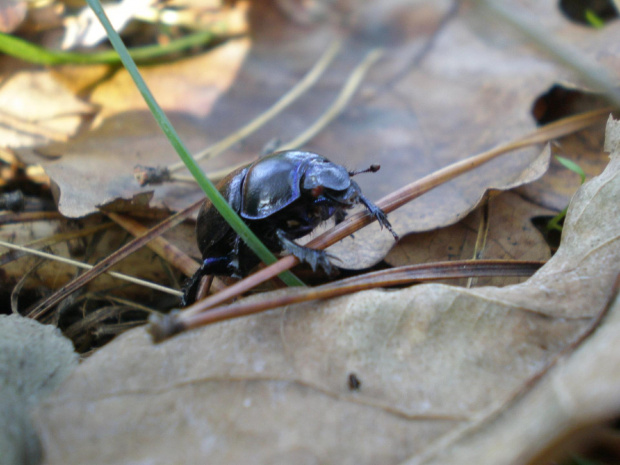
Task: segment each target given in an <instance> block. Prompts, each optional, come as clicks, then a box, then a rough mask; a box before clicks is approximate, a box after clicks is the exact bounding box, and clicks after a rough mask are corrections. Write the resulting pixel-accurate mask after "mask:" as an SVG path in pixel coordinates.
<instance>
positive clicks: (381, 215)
mask: <svg viewBox="0 0 620 465" xmlns="http://www.w3.org/2000/svg"><path fill="white" fill-rule="evenodd" d="M358 198H359V199H360V202H362V203H363V204H364V206H365V207H366V208H367V209H368V211H369V212H370V214H371V215H372V216H374V217H375V218H376V219H377V221H378V222H379V224H380V225H381V227H382V228H383V227H384V226H385V227H386V228H387V230H388V231H390V232H391V233H392V236H394V240H396V241H397V240H398V234H396V232H394V230H393V229H392V225H391V224H390V221H389V220H388V219H387V215H386V214H385V212H384V211H383V210H381V209H380V208H379V207H377V206H376V205H375V204H374V203H372V202H371V201H370V200H368V199H367V198H366V197H364V196H363V195H362V193H361V192H360V193H359V196H358Z"/></svg>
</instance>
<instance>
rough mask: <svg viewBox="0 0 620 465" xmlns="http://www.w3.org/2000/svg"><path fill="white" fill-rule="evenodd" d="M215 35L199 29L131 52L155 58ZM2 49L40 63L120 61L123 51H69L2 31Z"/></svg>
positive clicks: (136, 57)
mask: <svg viewBox="0 0 620 465" xmlns="http://www.w3.org/2000/svg"><path fill="white" fill-rule="evenodd" d="M214 38H215V35H214V34H213V33H212V32H210V31H202V32H197V33H195V34H190V35H187V36H185V37H181V38H180V39H176V40H172V41H171V42H170V43H169V44H166V45H147V46H144V47H136V48H133V49H131V50H129V55H130V56H131V58H133V60H134V61H137V62H145V61H152V60H154V59H156V58H160V57H163V56H166V55H170V54H172V53H176V52H180V51H183V50H185V49H188V48H191V47H195V46H198V45H205V44H208V43H209V42H211V41H213V39H214ZM0 52H2V53H6V54H7V55H11V56H13V57H15V58H19V59H20V60H24V61H28V62H30V63H36V64H40V65H64V64H74V65H93V64H120V63H121V59H120V57H119V54H118V53H116V51H114V50H106V51H103V52H89V53H81V52H67V51H64V50H50V49H47V48H43V47H40V46H38V45H35V44H33V43H31V42H28V41H26V40H23V39H20V38H18V37H14V36H12V35H10V34H4V33H0Z"/></svg>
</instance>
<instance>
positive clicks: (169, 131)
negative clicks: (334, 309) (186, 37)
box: [86, 0, 303, 286]
mask: <svg viewBox="0 0 620 465" xmlns="http://www.w3.org/2000/svg"><path fill="white" fill-rule="evenodd" d="M86 1H87V2H88V4H89V5H90V7H91V8H92V9H93V11H94V13H95V14H96V15H97V17H98V18H99V21H101V24H102V25H103V27H104V29H105V30H106V32H107V34H108V38H109V39H110V42H111V43H112V46H113V47H114V49H115V50H116V51H117V52H118V54H119V56H120V59H121V61H122V63H123V65H124V66H125V68H126V69H127V71H128V72H129V74H130V75H131V77H132V79H133V80H134V82H135V84H136V86H137V87H138V90H139V91H140V93H141V94H142V97H143V98H144V100H145V101H146V104H147V105H148V107H149V109H150V110H151V113H152V114H153V117H154V118H155V120H156V121H157V123H158V124H159V126H160V128H161V129H162V131H163V132H164V134H165V135H166V137H167V138H168V140H169V141H170V143H171V144H172V147H173V148H174V149H175V150H176V152H177V153H178V155H179V157H180V158H181V160H183V163H185V165H186V166H187V169H188V170H189V172H190V173H191V174H192V176H194V178H195V179H196V182H197V183H198V185H199V186H200V187H201V188H202V190H203V191H204V192H205V194H206V195H207V197H209V199H210V200H211V202H213V206H214V207H215V208H216V209H217V210H218V211H219V212H220V214H221V215H222V216H223V217H224V218H225V219H226V221H228V223H229V224H230V226H231V227H232V228H233V229H234V230H235V232H236V233H237V234H239V236H240V237H241V239H242V240H243V241H244V242H245V243H246V244H247V245H248V247H250V248H251V249H252V250H253V251H254V253H256V255H258V257H259V258H260V259H261V260H262V261H263V262H265V263H267V264H271V263H274V262H275V261H276V258H275V257H274V256H273V254H272V253H271V252H270V251H269V249H268V248H267V247H266V246H265V245H264V244H263V243H262V242H261V241H260V240H259V239H258V238H257V237H256V235H255V234H254V233H253V232H252V231H250V228H248V226H247V225H246V224H245V223H244V222H243V220H242V219H241V218H240V217H239V215H237V213H235V211H234V210H233V209H232V208H231V207H230V206H229V205H228V203H227V202H226V200H225V199H224V197H223V196H222V195H221V194H220V193H219V191H218V190H217V189H216V188H215V186H214V185H213V183H212V182H211V181H209V179H208V178H207V176H206V175H205V174H204V172H203V171H202V169H201V168H200V166H198V164H197V163H196V161H195V160H194V159H193V158H192V156H191V154H190V153H189V151H188V150H187V148H186V147H185V145H184V144H183V142H182V141H181V139H180V138H179V136H178V135H177V133H176V131H175V130H174V127H173V126H172V123H170V120H169V119H168V117H167V116H166V115H165V113H164V112H163V111H162V109H161V107H160V106H159V105H158V104H157V102H156V101H155V98H154V97H153V95H152V94H151V91H150V90H149V89H148V87H147V86H146V83H145V82H144V79H142V76H141V75H140V72H139V71H138V68H137V67H136V64H135V63H134V61H133V59H132V58H131V56H130V55H129V52H128V51H127V48H126V47H125V44H123V41H122V40H121V38H120V36H119V35H118V34H117V33H116V31H115V30H114V28H113V27H112V25H111V24H110V21H109V20H108V18H107V16H106V14H105V12H104V11H103V8H102V7H101V3H99V0H86ZM280 277H281V278H282V280H283V281H284V282H285V283H286V284H288V285H289V286H299V285H303V283H302V282H301V281H300V280H299V278H297V277H295V276H294V275H293V274H292V273H290V272H287V273H283V274H282V275H280Z"/></svg>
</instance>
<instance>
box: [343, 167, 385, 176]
mask: <svg viewBox="0 0 620 465" xmlns="http://www.w3.org/2000/svg"><path fill="white" fill-rule="evenodd" d="M380 169H381V165H370V166H369V167H368V168H366V169H365V170H357V171H349V176H355V175H356V174H362V173H376V172H377V171H379V170H380Z"/></svg>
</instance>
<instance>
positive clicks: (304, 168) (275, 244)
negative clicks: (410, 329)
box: [183, 150, 398, 305]
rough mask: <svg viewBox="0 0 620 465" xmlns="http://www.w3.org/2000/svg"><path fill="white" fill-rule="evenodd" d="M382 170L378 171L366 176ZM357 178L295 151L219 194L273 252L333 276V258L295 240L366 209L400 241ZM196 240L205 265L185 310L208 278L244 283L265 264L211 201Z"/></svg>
mask: <svg viewBox="0 0 620 465" xmlns="http://www.w3.org/2000/svg"><path fill="white" fill-rule="evenodd" d="M378 169H379V167H378V166H376V165H373V166H372V167H370V168H369V169H368V170H366V171H377V170H378ZM362 172H363V171H362ZM355 174H358V173H357V172H348V171H347V170H346V169H345V168H344V167H343V166H340V165H337V164H335V163H332V162H331V161H329V160H328V159H326V158H324V157H322V156H320V155H317V154H315V153H311V152H301V151H296V150H291V151H284V152H276V153H274V154H271V155H268V156H266V157H263V158H260V159H258V160H256V161H255V162H254V163H251V164H249V165H247V166H245V167H242V168H239V169H237V170H235V171H233V172H232V173H230V174H229V175H228V176H227V177H226V178H224V179H222V181H221V182H220V183H219V184H218V185H217V188H218V190H219V191H220V193H221V194H222V195H223V196H224V198H225V199H226V200H227V201H228V203H229V204H230V206H231V207H232V208H233V209H234V210H235V211H236V212H237V213H238V214H239V215H240V216H241V218H242V219H243V220H244V221H245V223H246V224H247V225H248V226H249V227H250V229H251V230H252V231H253V232H254V234H256V235H257V236H258V238H259V239H260V240H261V241H263V242H264V244H265V245H266V246H267V247H268V248H269V249H270V250H271V251H273V252H280V251H282V250H286V251H288V252H290V253H292V254H293V255H295V256H296V257H297V258H299V259H300V260H301V261H304V262H306V263H308V264H309V265H310V266H311V267H312V269H313V270H316V268H317V266H320V267H322V268H323V269H324V270H325V271H326V272H327V273H328V274H329V273H331V270H332V265H331V263H330V261H329V259H328V255H327V253H326V252H324V251H322V250H315V249H310V248H308V247H303V246H301V245H299V244H296V243H295V242H294V239H297V238H299V237H302V236H305V235H306V234H308V233H310V232H311V231H312V230H314V229H315V228H316V227H317V226H318V225H319V224H320V223H322V222H323V221H325V220H327V219H329V218H331V217H332V216H333V217H334V218H335V220H336V223H339V222H341V221H342V220H344V218H345V216H346V210H347V209H350V208H352V207H354V206H355V205H357V204H358V203H361V204H363V205H364V206H365V207H366V208H367V209H368V211H369V212H370V213H371V214H372V215H373V216H374V217H375V218H377V220H378V221H379V224H380V225H381V226H382V227H383V226H385V227H386V228H387V229H388V230H389V231H390V232H391V233H392V235H393V236H394V238H395V239H398V236H397V235H396V233H395V232H394V231H393V230H392V226H391V225H390V222H389V221H388V219H387V216H386V214H385V213H384V212H383V210H381V209H380V208H379V207H377V206H376V205H375V204H373V203H372V202H371V201H370V200H368V199H367V198H366V197H364V195H362V192H361V191H360V188H359V186H358V185H357V183H356V182H355V181H353V180H352V179H351V176H353V175H355ZM196 235H197V239H198V248H199V249H200V251H201V252H202V258H203V264H202V266H201V267H200V269H199V270H198V271H197V272H196V273H195V274H194V276H193V277H192V278H191V279H190V280H189V282H188V284H187V285H186V287H185V289H184V296H183V304H184V305H189V304H191V303H192V302H193V301H194V299H195V294H196V291H197V287H198V284H199V282H200V278H201V277H202V276H204V275H225V276H237V277H241V276H245V275H246V274H247V273H248V272H249V271H250V270H251V269H252V268H254V267H255V266H256V265H257V264H258V263H259V259H258V257H257V256H256V255H255V254H254V252H252V251H251V250H250V249H249V248H248V247H247V246H246V245H245V243H244V242H243V241H242V240H241V238H240V237H239V236H238V235H237V234H236V233H235V231H234V230H233V229H232V228H231V227H230V226H229V225H228V223H227V222H226V221H225V220H224V218H222V216H221V215H220V214H219V212H218V211H217V209H215V207H213V204H212V203H211V202H210V201H209V200H208V199H207V200H205V202H204V204H203V205H202V207H201V209H200V212H199V214H198V223H197V225H196Z"/></svg>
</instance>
